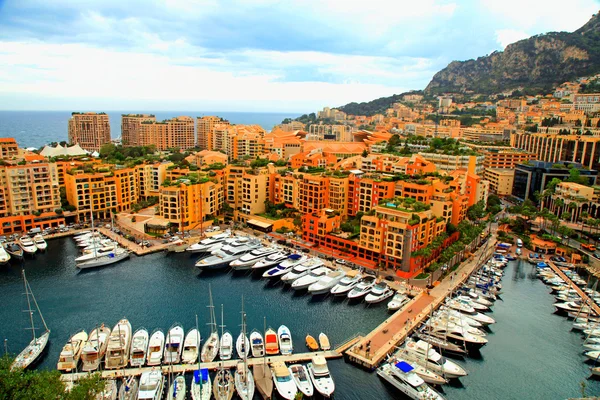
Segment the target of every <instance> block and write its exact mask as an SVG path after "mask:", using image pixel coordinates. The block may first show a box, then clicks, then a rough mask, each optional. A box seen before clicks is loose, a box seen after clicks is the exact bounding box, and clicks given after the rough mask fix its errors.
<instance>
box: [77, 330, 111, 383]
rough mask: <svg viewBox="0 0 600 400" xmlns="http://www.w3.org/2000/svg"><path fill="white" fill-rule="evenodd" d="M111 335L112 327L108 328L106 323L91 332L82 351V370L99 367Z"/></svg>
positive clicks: (92, 369) (93, 369)
mask: <svg viewBox="0 0 600 400" xmlns="http://www.w3.org/2000/svg"><path fill="white" fill-rule="evenodd" d="M109 336H110V328H107V327H106V326H104V324H102V325H101V326H100V327H98V328H96V329H94V330H93V331H92V332H91V333H90V335H89V336H88V340H87V342H85V345H84V346H83V351H82V352H81V361H82V363H83V365H82V367H81V370H82V371H83V372H91V371H95V370H97V369H98V367H99V366H100V361H102V358H103V357H104V354H105V353H106V347H107V346H108V338H109Z"/></svg>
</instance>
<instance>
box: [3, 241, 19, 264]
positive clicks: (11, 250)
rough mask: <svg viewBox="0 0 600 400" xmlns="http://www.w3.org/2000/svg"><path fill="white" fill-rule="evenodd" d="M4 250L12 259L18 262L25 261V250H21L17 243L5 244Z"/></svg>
mask: <svg viewBox="0 0 600 400" xmlns="http://www.w3.org/2000/svg"><path fill="white" fill-rule="evenodd" d="M4 249H5V250H6V252H7V253H8V254H9V255H10V256H11V257H12V258H14V259H16V260H22V259H23V249H22V248H21V246H19V245H18V244H16V243H15V242H7V243H5V244H4Z"/></svg>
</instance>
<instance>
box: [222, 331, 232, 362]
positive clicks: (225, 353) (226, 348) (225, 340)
mask: <svg viewBox="0 0 600 400" xmlns="http://www.w3.org/2000/svg"><path fill="white" fill-rule="evenodd" d="M232 355H233V336H231V333H230V332H229V331H225V332H223V334H222V335H221V342H220V343H219V357H220V358H221V360H230V359H231V356H232Z"/></svg>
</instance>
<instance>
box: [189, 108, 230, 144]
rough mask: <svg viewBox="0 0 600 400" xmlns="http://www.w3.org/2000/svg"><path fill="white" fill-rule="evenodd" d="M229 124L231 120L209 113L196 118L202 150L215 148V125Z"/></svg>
mask: <svg viewBox="0 0 600 400" xmlns="http://www.w3.org/2000/svg"><path fill="white" fill-rule="evenodd" d="M217 124H224V125H229V122H228V121H226V120H224V119H223V118H220V117H215V116H212V115H208V116H206V117H198V118H196V131H197V134H198V147H200V149H202V150H214V149H213V132H214V128H215V125H217Z"/></svg>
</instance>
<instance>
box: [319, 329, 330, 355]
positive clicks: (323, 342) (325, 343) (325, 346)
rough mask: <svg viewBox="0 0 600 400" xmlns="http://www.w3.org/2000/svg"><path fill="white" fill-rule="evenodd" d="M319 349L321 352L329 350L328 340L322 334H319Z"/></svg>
mask: <svg viewBox="0 0 600 400" xmlns="http://www.w3.org/2000/svg"><path fill="white" fill-rule="evenodd" d="M319 347H321V350H323V351H327V350H331V344H330V343H329V338H328V337H327V335H326V334H324V333H323V332H321V333H319Z"/></svg>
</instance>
